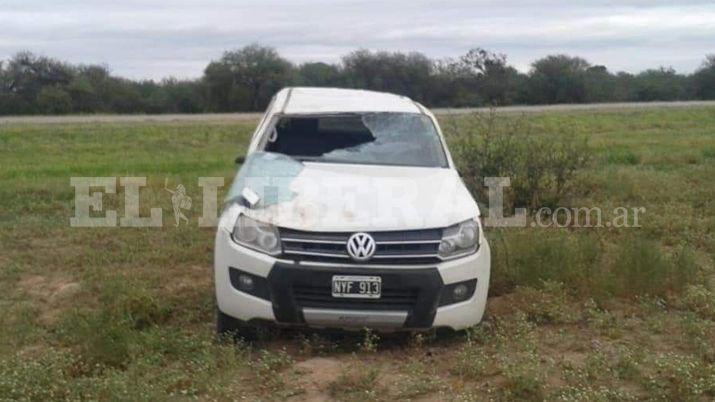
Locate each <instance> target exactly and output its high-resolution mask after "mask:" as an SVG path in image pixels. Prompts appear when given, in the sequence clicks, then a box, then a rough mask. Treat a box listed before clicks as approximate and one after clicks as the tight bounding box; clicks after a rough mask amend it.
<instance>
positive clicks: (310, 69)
mask: <svg viewBox="0 0 715 402" xmlns="http://www.w3.org/2000/svg"><path fill="white" fill-rule="evenodd" d="M295 81H296V84H297V85H304V86H312V87H332V86H340V85H341V83H342V81H343V77H342V75H341V72H340V69H339V68H338V67H337V66H335V65H332V64H327V63H321V62H318V63H305V64H301V65H300V67H298V69H297V71H296V77H295Z"/></svg>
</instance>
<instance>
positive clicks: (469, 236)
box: [439, 219, 479, 259]
mask: <svg viewBox="0 0 715 402" xmlns="http://www.w3.org/2000/svg"><path fill="white" fill-rule="evenodd" d="M478 248H479V225H478V224H477V221H475V220H471V219H470V220H468V221H464V222H462V223H460V224H457V225H454V226H450V227H448V228H446V229H444V231H443V233H442V242H441V243H439V256H440V257H442V258H443V259H449V258H454V257H458V256H462V255H466V254H471V253H473V252H475V251H477V249H478Z"/></svg>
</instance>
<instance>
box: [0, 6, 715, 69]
mask: <svg viewBox="0 0 715 402" xmlns="http://www.w3.org/2000/svg"><path fill="white" fill-rule="evenodd" d="M251 42H259V43H262V44H266V45H270V46H274V47H276V48H277V49H278V51H279V52H280V53H281V54H282V55H283V56H285V57H287V58H288V59H290V60H292V61H294V62H305V61H327V62H336V61H339V60H340V56H341V55H344V54H346V53H348V52H350V51H352V50H354V49H356V48H361V47H362V48H368V49H373V50H377V49H380V50H400V51H409V50H416V51H419V52H422V53H425V54H426V55H428V56H430V57H445V56H458V55H460V54H463V53H465V52H466V51H467V50H468V49H469V48H471V47H476V46H480V47H483V48H487V49H489V50H492V51H496V52H500V53H505V54H506V55H507V57H508V61H509V62H510V63H511V64H512V65H514V66H515V67H517V68H518V69H519V70H521V71H527V70H528V69H529V64H530V63H531V62H532V61H534V60H535V59H536V58H539V57H542V56H544V55H547V54H553V53H567V54H571V55H578V56H581V57H584V58H586V59H587V60H589V61H590V62H591V63H595V64H604V65H606V66H607V67H608V68H609V69H610V70H612V71H620V70H625V71H630V72H638V71H640V70H643V69H645V68H649V67H658V66H661V65H663V66H672V67H674V68H675V69H676V70H678V71H680V72H691V71H693V70H694V69H696V68H697V67H698V66H699V65H700V63H701V62H702V60H703V59H704V58H705V55H706V54H708V53H715V2H714V1H712V0H708V1H689V0H683V1H659V0H651V1H647V0H643V1H577V0H571V1H562V2H561V1H550V0H542V1H521V2H517V1H511V0H505V1H474V0H471V1H470V0H464V1H462V0H455V1H439V0H432V1H421V0H397V1H392V2H387V1H374V2H373V1H365V0H363V1H340V0H331V1H323V0H305V1H290V2H289V1H271V0H262V1H253V0H250V1H239V0H234V1H228V0H224V1H221V0H209V1H201V2H199V1H187V0H173V1H159V0H153V1H152V0H150V1H135V0H113V1H107V0H101V1H76V0H75V1H73V0H58V1H47V0H22V1H15V0H12V1H8V0H0V59H6V58H8V57H10V56H11V55H12V54H14V53H16V52H18V51H20V50H30V51H32V52H35V53H40V54H44V55H47V56H52V57H56V58H59V59H63V60H67V61H70V62H73V63H101V64H106V65H108V66H109V67H110V68H111V70H112V72H114V73H115V74H119V75H123V76H127V77H131V78H161V77H166V76H175V77H180V78H189V77H198V76H200V75H201V74H202V72H203V69H204V67H205V66H206V64H207V63H208V62H209V61H210V60H215V59H217V58H219V57H220V56H221V54H222V52H223V51H224V50H227V49H233V48H239V47H241V46H244V45H246V44H249V43H251Z"/></svg>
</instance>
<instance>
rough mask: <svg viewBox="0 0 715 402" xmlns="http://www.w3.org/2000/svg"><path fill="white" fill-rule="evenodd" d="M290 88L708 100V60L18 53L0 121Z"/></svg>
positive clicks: (0, 71)
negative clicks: (160, 73)
mask: <svg viewBox="0 0 715 402" xmlns="http://www.w3.org/2000/svg"><path fill="white" fill-rule="evenodd" d="M291 85H294V86H335V87H347V88H364V89H372V90H378V91H387V92H393V93H398V94H402V95H407V96H409V97H411V98H412V99H415V100H417V101H419V102H421V103H424V104H425V105H427V106H430V107H470V106H488V105H510V104H552V103H590V102H629V101H638V102H644V101H646V102H647V101H656V100H658V101H670V100H690V99H715V55H709V56H707V57H705V60H704V61H703V63H702V65H701V66H700V68H698V69H697V70H696V71H695V72H694V73H692V74H679V73H677V72H676V71H675V70H673V69H672V68H666V67H659V68H654V69H648V70H645V71H643V72H640V73H638V74H630V73H626V72H617V73H613V72H611V71H609V70H608V69H607V68H606V67H605V66H603V65H595V64H591V63H589V62H588V61H586V60H584V59H583V58H580V57H574V56H569V55H563V54H557V55H549V56H546V57H543V58H541V59H538V60H536V61H534V62H533V63H532V64H531V69H530V70H529V72H527V73H521V72H519V71H517V70H516V69H515V68H514V67H513V66H510V65H509V64H508V62H507V58H506V56H505V55H503V54H500V53H494V52H491V51H487V50H485V49H481V48H474V49H472V50H470V51H469V52H467V53H466V54H464V55H462V56H460V57H456V58H446V59H430V58H428V57H427V56H425V55H424V54H421V53H418V52H409V53H403V52H384V51H378V52H372V51H369V50H364V49H361V50H356V51H354V52H352V53H349V54H347V55H346V56H344V57H342V60H341V62H340V63H335V64H330V63H323V62H311V63H303V64H295V63H292V62H290V61H289V60H287V59H285V58H283V57H281V55H280V54H279V53H278V52H277V51H276V50H275V49H274V48H272V47H267V46H262V45H258V44H252V45H248V46H245V47H243V48H240V49H237V50H232V51H227V52H225V53H224V54H223V56H222V57H221V58H220V59H218V60H214V61H211V62H210V63H209V64H208V65H207V66H206V68H205V70H204V72H203V76H202V77H201V78H198V79H193V80H179V79H175V78H167V79H163V80H160V81H155V80H130V79H126V78H122V77H118V76H115V75H113V74H111V72H110V70H109V68H108V67H107V66H102V65H72V64H69V63H66V62H63V61H60V60H56V59H53V58H49V57H45V56H38V55H35V54H32V53H30V52H20V53H18V54H16V55H14V56H13V57H11V58H10V59H8V60H0V115H23V114H67V113H202V112H234V111H259V110H262V109H263V108H265V107H266V105H267V104H268V102H269V100H270V98H271V96H272V95H273V94H274V93H275V92H276V91H277V90H279V89H280V88H282V87H285V86H291Z"/></svg>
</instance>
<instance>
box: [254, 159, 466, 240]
mask: <svg viewBox="0 0 715 402" xmlns="http://www.w3.org/2000/svg"><path fill="white" fill-rule="evenodd" d="M246 185H247V186H250V184H248V183H247V184H246ZM274 186H276V187H279V188H273V192H274V193H287V194H288V196H287V197H274V198H275V199H276V200H277V201H276V202H274V203H271V204H270V205H264V206H261V204H260V203H259V204H258V205H256V206H255V207H254V208H252V209H246V210H245V212H244V213H245V214H246V215H248V216H250V217H252V218H254V219H257V220H260V221H263V222H268V223H271V224H274V225H276V226H281V227H287V228H291V229H297V230H307V231H380V230H409V229H427V228H442V227H447V226H450V225H453V224H455V223H458V222H461V221H464V220H467V219H470V218H475V217H477V216H478V215H479V211H478V207H477V204H476V203H475V202H474V200H473V198H472V197H471V195H470V194H469V192H468V191H467V189H466V188H465V186H464V184H463V183H462V180H461V179H460V178H459V176H458V174H457V172H456V171H454V170H453V169H444V168H421V167H401V166H400V167H392V166H382V165H381V166H373V165H348V164H329V163H310V162H305V163H304V166H303V168H302V169H301V170H300V171H299V172H298V173H297V174H295V175H292V176H291V177H290V178H289V180H285V181H282V182H280V184H278V185H275V182H274ZM270 190H271V189H264V190H263V191H262V192H261V194H263V195H265V194H269V193H271V191H270Z"/></svg>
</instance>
